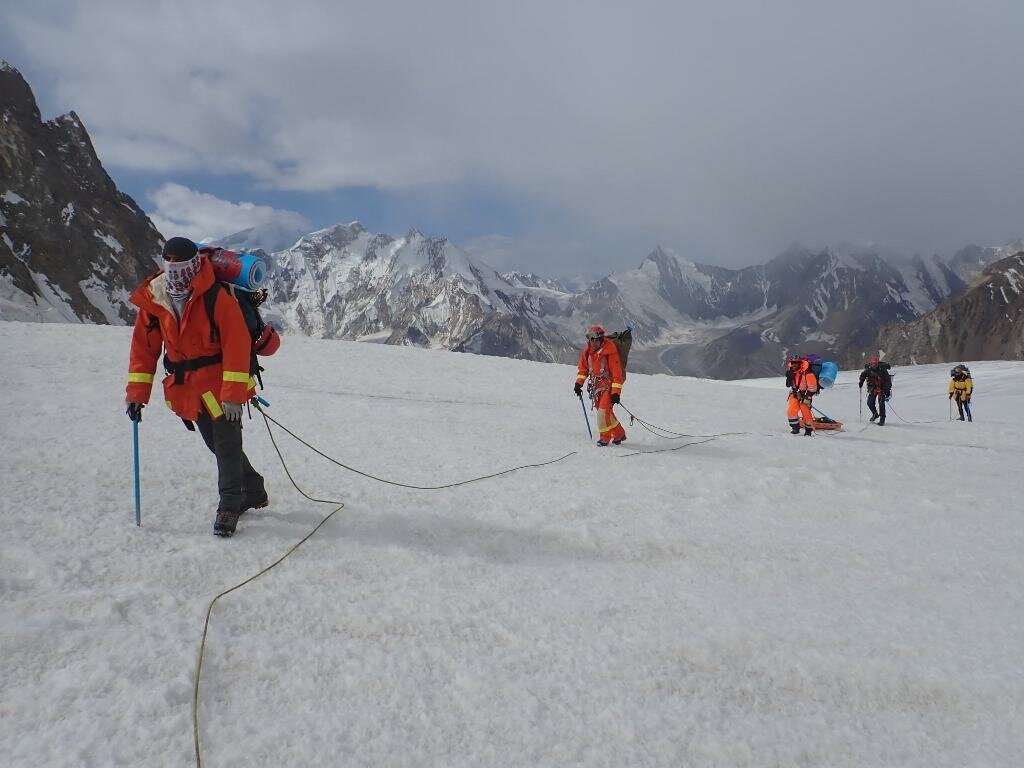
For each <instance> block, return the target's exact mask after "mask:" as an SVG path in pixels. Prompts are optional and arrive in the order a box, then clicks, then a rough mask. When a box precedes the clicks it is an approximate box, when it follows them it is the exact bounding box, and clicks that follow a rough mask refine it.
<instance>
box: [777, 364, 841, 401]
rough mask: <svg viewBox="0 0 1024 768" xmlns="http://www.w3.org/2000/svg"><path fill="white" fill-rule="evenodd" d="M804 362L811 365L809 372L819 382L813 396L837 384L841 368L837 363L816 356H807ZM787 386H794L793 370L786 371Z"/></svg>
mask: <svg viewBox="0 0 1024 768" xmlns="http://www.w3.org/2000/svg"><path fill="white" fill-rule="evenodd" d="M804 360H806V361H807V362H808V363H810V367H809V370H810V372H811V373H813V374H814V378H815V380H816V381H817V382H818V387H817V389H815V390H814V392H813V393H812V394H815V395H816V394H818V393H819V392H821V391H822V390H823V389H829V388H830V387H831V386H832V385H833V384H835V383H836V377H837V376H838V375H839V366H838V365H837V364H836V363H833V362H832V361H830V360H822V359H821V358H820V357H819V356H818V355H815V354H810V355H807V356H806V357H804ZM786 386H787V387H792V386H793V371H792V369H787V371H786Z"/></svg>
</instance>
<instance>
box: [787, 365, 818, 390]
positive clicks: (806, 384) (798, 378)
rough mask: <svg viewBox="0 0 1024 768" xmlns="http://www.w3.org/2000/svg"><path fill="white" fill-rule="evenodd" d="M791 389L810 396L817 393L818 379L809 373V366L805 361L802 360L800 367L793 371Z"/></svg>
mask: <svg viewBox="0 0 1024 768" xmlns="http://www.w3.org/2000/svg"><path fill="white" fill-rule="evenodd" d="M793 389H794V390H795V391H797V392H806V393H807V394H810V395H813V394H815V393H816V392H817V391H818V377H817V376H815V375H814V374H813V373H812V372H811V364H810V363H809V362H807V361H806V360H802V361H801V362H800V367H799V368H797V369H796V370H795V371H793Z"/></svg>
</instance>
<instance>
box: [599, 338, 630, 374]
mask: <svg viewBox="0 0 1024 768" xmlns="http://www.w3.org/2000/svg"><path fill="white" fill-rule="evenodd" d="M605 338H608V339H611V342H612V344H614V345H615V348H616V349H617V350H618V351H619V362H620V363H621V364H622V379H623V381H625V379H626V361H627V360H628V359H629V349H630V347H632V346H633V329H632V328H627V329H626V330H624V331H615V333H609V334H606V335H605Z"/></svg>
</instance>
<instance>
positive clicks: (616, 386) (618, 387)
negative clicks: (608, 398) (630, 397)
mask: <svg viewBox="0 0 1024 768" xmlns="http://www.w3.org/2000/svg"><path fill="white" fill-rule="evenodd" d="M612 389H622V385H621V384H612Z"/></svg>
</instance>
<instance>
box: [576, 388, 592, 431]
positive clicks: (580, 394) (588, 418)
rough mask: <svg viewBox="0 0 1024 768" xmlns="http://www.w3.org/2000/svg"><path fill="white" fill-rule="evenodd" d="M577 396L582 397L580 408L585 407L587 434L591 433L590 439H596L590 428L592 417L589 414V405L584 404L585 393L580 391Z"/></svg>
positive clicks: (584, 415)
mask: <svg viewBox="0 0 1024 768" xmlns="http://www.w3.org/2000/svg"><path fill="white" fill-rule="evenodd" d="M577 397H578V398H579V399H580V408H582V409H583V421H585V422H586V424H587V434H588V435H590V439H591V440H593V439H594V433H593V431H592V430H591V429H590V417H589V416H587V406H585V405H584V404H583V393H582V392H581V393H579V394H578V395H577Z"/></svg>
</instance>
